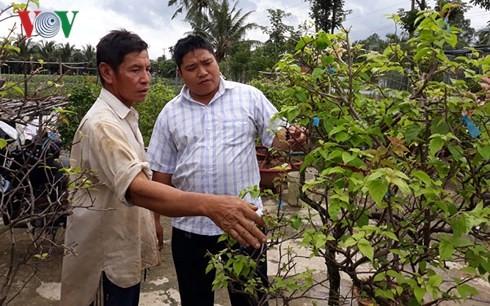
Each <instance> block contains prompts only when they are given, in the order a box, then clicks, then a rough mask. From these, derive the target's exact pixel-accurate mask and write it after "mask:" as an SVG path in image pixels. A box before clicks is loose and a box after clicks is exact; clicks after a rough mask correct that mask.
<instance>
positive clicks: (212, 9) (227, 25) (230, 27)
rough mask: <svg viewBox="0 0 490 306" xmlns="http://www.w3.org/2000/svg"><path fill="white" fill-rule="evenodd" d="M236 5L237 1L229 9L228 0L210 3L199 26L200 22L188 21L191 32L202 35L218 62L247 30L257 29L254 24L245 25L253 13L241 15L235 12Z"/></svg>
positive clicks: (239, 12)
mask: <svg viewBox="0 0 490 306" xmlns="http://www.w3.org/2000/svg"><path fill="white" fill-rule="evenodd" d="M237 4H238V1H237V2H235V3H234V4H233V7H230V4H229V2H228V0H221V2H212V3H211V4H210V6H209V13H208V16H205V18H204V20H203V22H202V25H201V26H199V22H200V20H197V21H196V20H190V21H189V22H190V23H191V26H192V28H193V32H194V33H195V34H199V35H203V36H204V37H205V38H206V39H207V40H208V41H209V42H210V43H211V44H212V45H213V46H214V48H215V52H216V59H217V60H218V62H220V61H221V60H223V59H224V58H225V56H226V55H227V54H228V53H229V51H230V47H231V45H232V44H233V43H236V42H238V41H240V40H242V39H243V38H244V37H245V34H246V32H247V31H248V30H251V29H254V28H257V27H258V25H257V24H255V23H246V19H247V18H248V17H249V16H250V14H252V13H253V11H249V12H247V13H245V14H244V15H242V10H241V9H238V10H237Z"/></svg>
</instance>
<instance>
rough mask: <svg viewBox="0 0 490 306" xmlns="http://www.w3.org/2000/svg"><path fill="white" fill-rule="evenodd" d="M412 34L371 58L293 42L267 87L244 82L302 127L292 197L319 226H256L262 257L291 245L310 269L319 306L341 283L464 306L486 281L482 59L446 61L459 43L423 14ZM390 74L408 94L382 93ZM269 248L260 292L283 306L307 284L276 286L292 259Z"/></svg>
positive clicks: (358, 51) (488, 150) (489, 168)
mask: <svg viewBox="0 0 490 306" xmlns="http://www.w3.org/2000/svg"><path fill="white" fill-rule="evenodd" d="M395 20H397V19H396V18H395ZM414 22H415V24H417V25H418V27H417V28H416V29H414V33H413V34H414V35H413V37H412V38H410V39H409V40H408V41H407V42H406V43H398V42H393V43H390V44H389V45H388V46H387V47H386V48H385V49H384V50H381V52H366V51H365V50H363V49H362V48H361V47H359V46H352V45H351V44H350V42H349V40H348V35H347V33H339V34H327V33H324V32H318V33H316V34H314V35H311V36H305V37H303V38H302V39H301V40H300V41H299V42H298V44H297V46H296V49H295V51H294V52H292V53H291V54H288V55H285V56H284V57H283V59H282V60H281V61H279V63H277V65H276V67H277V74H275V75H274V78H273V79H272V80H268V81H266V80H260V81H256V82H254V83H253V84H254V85H255V86H257V87H258V88H260V89H262V90H263V91H264V92H265V94H266V96H268V97H269V98H270V99H271V100H272V101H273V102H274V101H275V103H276V105H279V106H280V107H281V110H280V114H279V116H282V117H284V118H287V119H288V121H289V122H290V123H291V124H300V125H303V126H305V127H306V128H307V130H308V131H309V135H308V137H309V143H310V144H311V146H310V148H309V149H308V150H307V152H305V153H306V154H307V155H306V157H305V159H304V163H303V166H302V169H303V170H304V169H305V168H306V167H309V168H314V169H315V170H316V171H315V172H316V173H318V175H317V176H316V177H315V178H314V179H313V180H310V181H307V182H304V183H303V186H302V193H301V196H300V197H301V199H302V200H303V201H304V202H306V203H307V204H308V207H309V209H310V211H312V212H314V213H316V214H317V216H318V218H316V219H315V220H314V219H313V217H312V216H299V215H298V216H294V217H285V216H282V215H281V214H278V215H277V216H268V217H267V222H268V226H269V229H270V232H269V233H270V234H269V235H270V242H269V244H268V248H269V249H273V248H275V247H276V248H280V245H281V243H285V242H286V241H291V240H293V241H298V240H299V241H301V245H302V246H303V247H306V248H307V249H308V250H309V252H310V256H311V257H321V258H322V259H323V261H324V262H325V263H326V272H328V280H324V281H328V282H330V292H329V295H330V301H329V304H331V305H336V304H338V302H339V301H338V300H337V299H336V297H337V298H338V297H339V296H338V294H339V292H340V290H339V287H338V286H339V283H340V282H339V283H336V281H340V273H341V272H344V273H346V275H348V277H350V279H351V281H352V283H353V284H354V285H355V286H357V287H358V288H360V290H361V294H362V295H363V296H365V297H368V298H369V299H371V300H372V301H373V302H375V303H377V304H380V305H387V304H389V303H390V302H392V301H396V302H397V303H400V304H402V305H409V304H410V305H420V304H423V303H424V302H427V301H429V300H430V301H434V302H435V303H438V302H442V301H444V300H453V299H463V300H464V299H467V298H470V297H471V296H474V295H476V294H478V292H477V289H476V288H475V287H473V286H472V284H473V283H472V282H471V281H472V280H474V279H482V280H485V281H488V273H489V272H490V265H489V264H488V262H489V258H490V251H489V249H488V241H489V238H490V233H489V232H488V226H489V225H490V207H488V195H489V194H490V184H489V178H490V163H489V156H490V135H489V134H490V130H489V127H490V125H489V122H490V103H488V102H486V103H485V101H486V94H487V93H485V92H483V91H482V90H481V89H480V88H478V87H474V86H473V84H475V83H478V82H479V81H480V80H481V78H482V77H483V76H484V75H488V74H489V73H490V65H489V63H490V56H488V55H487V56H482V55H481V54H479V53H478V52H476V51H472V56H471V57H466V56H464V57H451V58H449V57H448V56H447V55H446V54H445V53H444V50H446V49H447V48H452V47H455V46H457V44H458V37H457V32H456V31H447V29H446V28H445V24H444V21H443V20H442V19H441V18H440V15H439V14H438V13H437V12H433V11H423V12H421V13H419V14H418V15H417V16H416V19H415V20H414ZM393 76H397V78H398V79H399V80H404V82H406V84H404V86H399V87H397V88H398V89H395V88H391V87H390V86H386V84H389V82H388V80H389V79H390V78H393ZM469 120H471V123H473V124H474V126H471V124H470V123H469ZM476 128H478V129H479V132H480V133H475V129H476ZM478 134H479V136H476V135H478ZM319 222H320V224H319ZM281 250H282V252H284V253H287V254H288V255H287V256H284V257H282V259H283V260H285V263H280V264H279V265H278V266H280V267H284V269H283V270H282V271H281V270H280V271H279V272H278V274H277V275H276V276H274V277H273V279H272V286H271V288H270V289H269V290H276V289H277V291H274V292H272V291H269V292H268V294H270V296H271V297H277V296H278V295H279V296H281V297H282V298H284V299H285V300H288V299H290V298H291V296H292V295H293V294H294V292H296V293H298V292H307V290H310V289H311V286H309V284H307V283H303V284H300V285H299V286H297V287H288V286H286V285H284V284H286V283H287V281H288V280H289V279H290V278H291V277H292V275H294V273H292V270H291V269H288V267H291V266H295V260H297V259H298V257H299V255H298V252H299V250H297V249H295V248H287V251H286V250H284V249H281ZM231 260H232V261H233V259H231ZM448 261H451V262H452V263H455V264H456V265H458V266H460V267H461V268H460V271H461V272H464V273H458V274H457V275H452V274H451V273H450V272H449V271H448V269H449V268H448V267H447V265H446V263H447V262H448ZM322 272H323V273H320V274H327V273H326V272H324V271H322ZM227 275H228V274H227ZM446 275H451V277H450V278H448V277H446ZM443 282H451V283H452V286H451V287H450V289H448V290H446V289H442V288H441V284H442V283H443ZM312 286H315V285H314V284H313V285H312ZM279 288H280V289H279Z"/></svg>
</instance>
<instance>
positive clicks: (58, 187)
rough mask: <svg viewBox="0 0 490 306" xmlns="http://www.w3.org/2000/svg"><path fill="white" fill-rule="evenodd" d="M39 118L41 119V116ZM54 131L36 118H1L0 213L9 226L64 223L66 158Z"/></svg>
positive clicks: (66, 184) (66, 181)
mask: <svg viewBox="0 0 490 306" xmlns="http://www.w3.org/2000/svg"><path fill="white" fill-rule="evenodd" d="M39 121H41V123H42V120H41V119H40V120H39ZM60 153H61V140H60V138H59V134H58V133H56V131H53V130H51V129H49V128H48V127H47V126H45V125H43V124H39V122H38V121H37V120H34V121H32V122H30V123H29V124H27V125H19V124H15V123H9V122H6V121H0V198H1V202H0V203H1V206H0V214H1V215H2V219H3V223H4V225H5V226H9V227H26V228H32V229H35V228H44V227H53V228H55V227H64V226H65V224H66V217H67V215H68V213H67V210H66V208H67V196H66V194H67V192H66V190H67V187H68V176H67V175H66V174H65V173H64V171H63V168H64V167H68V159H67V158H63V157H62V156H60Z"/></svg>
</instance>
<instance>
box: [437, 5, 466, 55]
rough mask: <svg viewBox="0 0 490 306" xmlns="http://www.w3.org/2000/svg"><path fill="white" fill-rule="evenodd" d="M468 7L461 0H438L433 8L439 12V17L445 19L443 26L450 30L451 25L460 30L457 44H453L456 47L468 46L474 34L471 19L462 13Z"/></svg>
mask: <svg viewBox="0 0 490 306" xmlns="http://www.w3.org/2000/svg"><path fill="white" fill-rule="evenodd" d="M446 4H448V5H446ZM469 9H470V6H468V5H467V4H466V3H464V2H463V1H461V0H456V1H448V0H438V1H437V3H436V5H435V8H434V10H436V11H439V12H440V15H441V18H443V19H444V20H445V26H446V28H447V30H448V31H450V30H451V27H456V28H458V29H459V30H460V33H458V44H457V45H456V46H455V48H456V49H458V48H462V47H466V46H470V45H471V44H472V42H473V38H474V36H475V29H473V28H472V27H471V20H470V19H466V18H465V17H464V14H465V13H466V12H468V10H469Z"/></svg>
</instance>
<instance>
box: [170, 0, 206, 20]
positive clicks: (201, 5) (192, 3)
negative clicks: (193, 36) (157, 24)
mask: <svg viewBox="0 0 490 306" xmlns="http://www.w3.org/2000/svg"><path fill="white" fill-rule="evenodd" d="M214 1H215V0H169V1H168V6H173V5H177V9H176V10H175V12H174V14H173V15H172V19H174V18H175V17H176V16H177V15H178V14H180V13H182V11H183V10H186V15H185V20H186V21H191V20H193V21H194V22H196V23H197V24H198V25H199V26H200V25H201V23H202V20H203V19H204V18H205V17H204V16H205V15H206V13H207V12H208V9H209V6H210V5H211V3H213V2H214Z"/></svg>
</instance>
